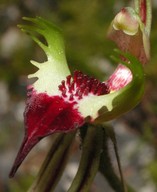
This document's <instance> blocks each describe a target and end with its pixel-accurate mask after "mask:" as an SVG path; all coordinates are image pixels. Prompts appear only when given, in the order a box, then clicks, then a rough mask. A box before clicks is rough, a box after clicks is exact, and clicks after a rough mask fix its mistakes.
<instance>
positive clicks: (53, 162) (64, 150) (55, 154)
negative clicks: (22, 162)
mask: <svg viewBox="0 0 157 192" xmlns="http://www.w3.org/2000/svg"><path fill="white" fill-rule="evenodd" d="M75 133H76V132H72V133H68V134H59V135H57V136H56V138H55V139H54V141H53V144H52V146H51V148H50V151H49V153H48V155H47V157H46V159H45V161H44V162H43V165H42V166H41V169H40V171H39V174H38V176H37V178H36V179H35V181H34V183H33V184H32V186H31V187H30V189H29V190H28V192H47V191H49V192H50V191H54V188H55V187H56V185H57V183H58V181H59V179H60V177H61V175H62V173H63V171H64V168H65V165H66V162H67V159H68V155H69V149H70V146H71V145H72V142H73V139H74V136H75Z"/></svg>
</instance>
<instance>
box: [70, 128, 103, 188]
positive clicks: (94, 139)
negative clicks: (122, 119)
mask: <svg viewBox="0 0 157 192" xmlns="http://www.w3.org/2000/svg"><path fill="white" fill-rule="evenodd" d="M102 136H103V134H102V128H101V127H94V126H91V125H89V126H88V129H87V134H86V136H85V138H84V142H83V148H82V156H81V160H80V165H79V168H78V171H77V174H76V176H75V178H74V180H73V182H72V184H71V186H70V188H69V190H68V192H87V191H90V187H91V184H92V182H93V179H94V177H95V175H96V173H97V171H98V168H99V163H100V154H101V149H102V140H103V137H102Z"/></svg>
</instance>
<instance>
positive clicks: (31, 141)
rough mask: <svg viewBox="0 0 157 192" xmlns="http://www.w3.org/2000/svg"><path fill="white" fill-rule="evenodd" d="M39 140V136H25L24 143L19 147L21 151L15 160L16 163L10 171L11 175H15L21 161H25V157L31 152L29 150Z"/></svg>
mask: <svg viewBox="0 0 157 192" xmlns="http://www.w3.org/2000/svg"><path fill="white" fill-rule="evenodd" d="M38 142H39V139H38V138H34V137H33V138H28V137H25V138H24V140H23V142H22V145H21V147H20V149H19V152H18V154H17V157H16V159H15V161H14V164H13V166H12V169H11V171H10V174H9V177H10V178H11V177H14V175H15V173H16V171H17V169H18V167H19V166H20V165H21V163H22V162H23V160H24V158H25V157H26V155H27V154H28V153H29V151H30V150H31V149H32V148H33V147H34V146H35V145H36V144H37V143H38Z"/></svg>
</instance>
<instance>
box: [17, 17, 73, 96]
mask: <svg viewBox="0 0 157 192" xmlns="http://www.w3.org/2000/svg"><path fill="white" fill-rule="evenodd" d="M23 19H24V20H26V21H27V22H30V25H19V27H20V28H21V29H22V30H23V31H24V32H26V33H28V34H29V35H30V36H31V37H32V39H33V40H34V41H35V42H36V43H37V44H38V45H39V46H40V47H41V48H42V49H43V50H44V52H45V54H46V55H47V59H48V60H47V61H46V62H44V63H42V64H39V63H38V62H35V61H32V64H33V65H35V66H37V67H38V68H39V70H38V72H37V73H35V74H34V76H32V75H31V76H29V77H30V78H32V77H37V78H38V80H37V81H36V82H35V83H34V89H35V90H36V91H37V92H38V93H44V92H46V93H47V94H49V95H54V94H58V93H59V91H58V85H59V83H60V82H61V81H62V80H63V79H65V77H66V76H67V75H69V74H70V71H69V69H68V66H67V62H66V58H65V50H64V41H63V37H62V32H61V30H60V29H59V28H57V27H56V26H55V25H54V24H52V23H50V22H48V21H46V20H44V19H43V18H41V17H36V18H27V17H25V18H23ZM40 36H42V37H43V38H44V39H45V41H46V43H44V42H42V41H41V40H40V39H39V37H40ZM50 85H51V86H50Z"/></svg>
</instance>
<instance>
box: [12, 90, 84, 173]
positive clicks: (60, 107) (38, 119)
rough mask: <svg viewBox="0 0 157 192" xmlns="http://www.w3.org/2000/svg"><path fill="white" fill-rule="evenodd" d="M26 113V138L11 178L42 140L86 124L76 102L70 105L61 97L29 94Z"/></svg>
mask: <svg viewBox="0 0 157 192" xmlns="http://www.w3.org/2000/svg"><path fill="white" fill-rule="evenodd" d="M28 96H29V97H28V100H27V106H26V109H25V113H24V118H25V135H26V136H25V138H24V141H23V144H22V146H21V148H20V150H19V152H18V154H17V157H16V160H15V162H14V165H13V168H12V170H11V173H10V177H13V176H14V174H15V172H16V171H17V169H18V167H19V166H20V164H21V163H22V161H23V160H24V159H25V157H26V156H27V154H28V153H29V151H30V150H31V149H32V148H33V147H34V145H36V144H37V143H38V142H39V141H40V140H41V139H42V138H44V137H46V136H48V135H50V134H52V133H56V132H69V131H72V130H75V129H77V128H78V127H79V126H81V125H82V124H83V123H84V118H83V117H82V116H81V115H80V113H79V112H78V110H77V108H76V102H71V103H68V102H66V101H64V99H63V98H61V97H59V96H52V97H50V96H48V95H47V94H45V93H41V94H37V93H36V92H35V91H33V90H32V93H29V95H28Z"/></svg>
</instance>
